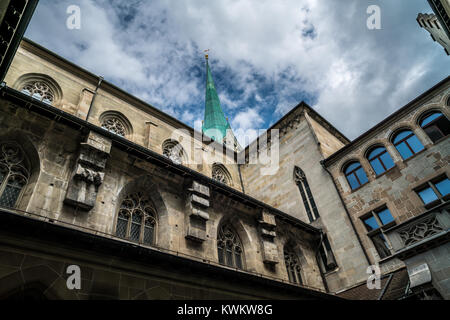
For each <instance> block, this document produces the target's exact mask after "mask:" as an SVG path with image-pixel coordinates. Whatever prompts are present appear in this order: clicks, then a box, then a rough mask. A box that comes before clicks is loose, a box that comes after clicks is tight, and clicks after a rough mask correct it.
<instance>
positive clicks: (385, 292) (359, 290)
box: [337, 268, 409, 300]
mask: <svg viewBox="0 0 450 320" xmlns="http://www.w3.org/2000/svg"><path fill="white" fill-rule="evenodd" d="M380 281H381V286H380V289H369V288H368V287H367V284H366V283H365V282H364V283H362V284H360V285H358V286H356V287H353V288H350V289H348V290H346V291H343V292H340V293H338V294H337V296H338V297H340V298H344V299H349V300H380V296H381V295H382V296H381V300H397V299H400V298H401V297H403V295H404V293H405V290H406V287H407V286H408V282H409V276H408V271H407V269H406V268H402V269H399V270H396V271H394V272H392V273H389V274H386V275H384V276H383V277H382V278H381V280H380Z"/></svg>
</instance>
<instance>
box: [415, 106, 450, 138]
mask: <svg viewBox="0 0 450 320" xmlns="http://www.w3.org/2000/svg"><path fill="white" fill-rule="evenodd" d="M420 126H421V127H422V129H423V130H424V131H425V133H426V134H427V135H428V137H429V138H430V139H431V141H433V143H435V142H437V141H439V140H440V139H442V138H444V137H446V136H448V135H449V134H450V121H449V120H448V119H447V117H446V116H445V115H443V114H442V113H441V112H432V113H428V114H426V115H425V116H423V117H422V120H421V121H420Z"/></svg>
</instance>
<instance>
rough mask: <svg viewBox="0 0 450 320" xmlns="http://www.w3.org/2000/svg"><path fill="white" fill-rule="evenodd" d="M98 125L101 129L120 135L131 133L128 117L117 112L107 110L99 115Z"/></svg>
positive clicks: (124, 135)
mask: <svg viewBox="0 0 450 320" xmlns="http://www.w3.org/2000/svg"><path fill="white" fill-rule="evenodd" d="M100 125H101V127H102V128H103V129H106V130H108V131H109V132H112V133H114V134H117V135H119V136H121V137H126V136H127V135H129V134H131V131H132V130H131V124H130V123H129V121H128V119H127V118H126V117H125V116H124V115H122V114H121V113H119V112H116V111H107V112H105V113H103V114H102V115H101V116H100Z"/></svg>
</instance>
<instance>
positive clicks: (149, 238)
mask: <svg viewBox="0 0 450 320" xmlns="http://www.w3.org/2000/svg"><path fill="white" fill-rule="evenodd" d="M144 243H146V244H153V227H150V226H146V227H145V229H144Z"/></svg>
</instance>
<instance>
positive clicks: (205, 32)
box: [27, 0, 448, 138]
mask: <svg viewBox="0 0 450 320" xmlns="http://www.w3.org/2000/svg"><path fill="white" fill-rule="evenodd" d="M72 3H73V1H71V0H59V1H54V2H53V1H52V2H42V1H41V2H40V4H39V7H38V10H37V12H36V16H35V17H34V18H33V21H32V23H31V26H30V28H29V30H28V32H27V35H28V36H29V37H31V38H32V39H33V40H35V41H37V42H38V43H40V44H42V45H44V46H46V47H49V49H51V50H54V51H56V52H57V53H59V54H62V55H63V56H64V57H67V58H68V59H70V60H73V61H74V62H75V63H77V64H80V65H81V66H83V67H85V68H88V69H89V70H91V71H93V72H95V73H97V74H100V75H103V76H105V78H106V79H107V80H110V81H112V82H114V83H116V84H117V85H119V86H121V87H123V88H124V89H125V90H128V91H130V92H131V93H132V94H135V95H137V96H139V97H140V98H142V99H144V100H145V101H148V102H149V103H151V104H153V105H155V106H156V107H159V108H160V109H162V110H164V111H166V112H169V113H170V114H171V115H173V116H175V117H178V118H180V119H181V120H182V121H185V122H187V123H188V124H190V125H193V121H194V120H196V119H198V118H201V117H202V116H199V114H201V115H202V114H203V106H204V78H203V77H204V74H203V73H204V59H203V50H204V49H207V48H209V49H211V53H210V56H211V63H212V64H214V66H213V73H214V78H215V80H216V79H217V78H218V76H223V75H224V74H221V73H220V70H227V73H226V75H233V77H232V79H231V78H230V79H226V78H223V79H222V81H223V82H225V83H226V85H225V88H223V86H222V87H220V86H219V87H217V90H218V92H219V95H220V99H221V102H222V105H223V107H224V109H225V110H224V111H225V113H226V114H227V115H228V116H229V117H230V120H231V122H232V126H233V129H235V130H239V129H242V130H247V129H254V128H259V127H268V126H269V125H270V124H271V123H273V122H275V121H276V120H277V119H279V118H280V117H281V116H282V115H283V114H285V113H286V112H288V111H289V110H290V109H291V108H292V107H294V106H295V105H297V103H298V102H300V101H298V100H299V96H305V95H306V96H311V97H313V99H312V102H311V101H307V102H310V103H311V104H312V106H313V107H314V108H315V109H316V110H318V111H319V112H320V113H321V114H322V115H323V116H324V117H325V118H327V119H328V120H329V121H330V122H331V123H333V124H334V125H335V126H336V127H337V128H338V129H340V130H341V131H343V132H344V134H346V135H348V136H349V137H350V138H354V137H356V136H357V135H359V134H361V133H362V132H363V131H365V130H367V129H368V128H369V127H370V126H372V125H374V124H375V123H376V122H378V121H380V120H382V119H383V118H384V117H386V116H387V115H388V114H389V113H391V112H392V111H394V110H395V109H397V108H399V107H401V106H402V105H403V104H406V103H407V102H408V101H410V100H412V99H413V98H414V97H415V96H417V95H419V94H420V93H421V92H423V91H425V90H426V89H428V88H430V87H431V86H432V85H434V84H435V83H436V82H438V81H439V80H441V79H443V78H444V77H445V76H447V75H448V72H446V71H445V70H448V68H445V67H444V66H448V61H447V60H446V59H448V58H447V57H446V56H445V54H444V52H443V50H442V48H441V47H439V46H438V45H436V43H433V42H432V41H431V40H430V38H429V35H428V34H427V33H426V32H424V31H423V30H421V29H420V28H419V26H418V25H417V22H416V21H415V18H416V16H417V13H418V12H420V11H430V9H429V6H428V5H427V3H425V2H424V3H417V2H411V1H409V0H402V1H387V0H380V1H379V5H380V7H381V17H382V29H381V30H368V29H367V28H366V19H367V14H366V9H367V6H368V5H370V4H372V1H351V0H346V1H334V0H327V1H326V0H320V1H319V0H303V1H300V0H284V1H269V0H215V1H206V0H197V1H180V0H167V1H163V0H160V1H156V0H154V1H151V2H149V1H134V2H131V1H130V2H129V1H121V0H113V1H112V2H110V1H106V0H103V1H95V2H94V1H92V0H80V1H79V5H80V7H81V9H82V29H81V30H79V31H74V30H67V29H65V28H64V26H65V18H66V17H67V15H66V14H65V9H66V7H67V6H68V5H69V4H72ZM83 47H84V50H83ZM261 79H263V80H261ZM265 85H266V86H267V85H271V86H273V87H274V89H272V91H270V93H268V92H269V91H268V89H266V86H265ZM216 86H217V82H216ZM237 93H239V94H237ZM268 94H269V95H270V96H267V95H268ZM251 101H253V102H251ZM192 114H195V117H194V116H192ZM262 114H268V115H270V116H269V117H268V118H263V117H262ZM236 135H237V136H238V134H236Z"/></svg>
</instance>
